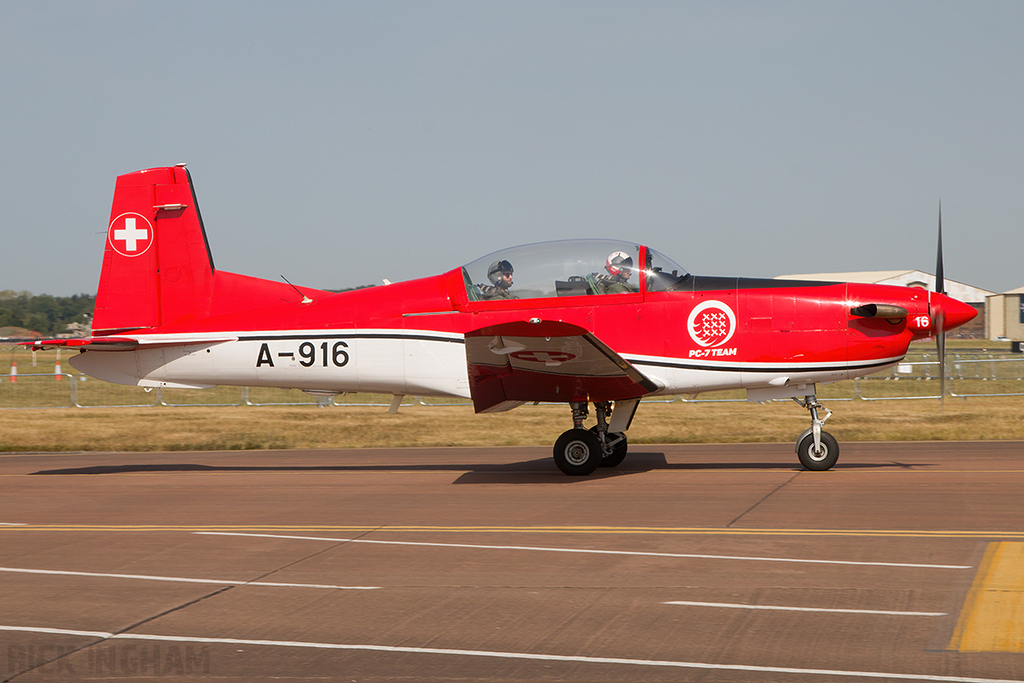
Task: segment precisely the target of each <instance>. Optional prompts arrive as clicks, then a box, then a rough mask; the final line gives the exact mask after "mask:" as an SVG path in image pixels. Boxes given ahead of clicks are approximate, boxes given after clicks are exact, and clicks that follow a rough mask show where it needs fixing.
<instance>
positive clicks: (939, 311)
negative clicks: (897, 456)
mask: <svg viewBox="0 0 1024 683" xmlns="http://www.w3.org/2000/svg"><path fill="white" fill-rule="evenodd" d="M937 252H938V253H937V255H936V257H935V291H936V292H937V293H938V294H945V293H946V278H945V276H944V274H943V268H942V202H941V201H940V202H939V245H938V249H937ZM932 316H933V322H934V323H935V329H937V330H938V331H939V333H938V334H937V335H936V336H935V343H936V344H937V346H938V352H939V401H940V402H941V403H942V406H943V407H945V405H946V316H945V311H944V310H943V308H942V306H936V307H935V309H934V310H933V311H932Z"/></svg>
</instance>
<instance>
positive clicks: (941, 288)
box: [935, 202, 946, 294]
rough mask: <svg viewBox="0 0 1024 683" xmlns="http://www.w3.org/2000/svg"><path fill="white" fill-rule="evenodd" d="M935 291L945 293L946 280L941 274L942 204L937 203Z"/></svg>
mask: <svg viewBox="0 0 1024 683" xmlns="http://www.w3.org/2000/svg"><path fill="white" fill-rule="evenodd" d="M935 291H936V292H938V293H939V294H945V293H946V279H945V277H943V274H942V202H939V249H938V256H936V258H935Z"/></svg>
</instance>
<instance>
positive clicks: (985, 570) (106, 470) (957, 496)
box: [0, 442, 1024, 683]
mask: <svg viewBox="0 0 1024 683" xmlns="http://www.w3.org/2000/svg"><path fill="white" fill-rule="evenodd" d="M841 447H842V455H841V457H840V460H839V464H838V465H837V466H836V467H835V468H834V469H833V470H831V471H829V472H806V471H803V470H802V469H801V468H800V466H799V464H798V463H797V460H796V455H795V453H794V452H793V447H792V445H788V444H743V445H664V446H652V445H634V446H631V447H630V455H629V456H628V457H627V459H626V461H625V462H624V463H623V464H622V465H621V466H620V467H618V468H615V469H614V470H600V471H599V472H598V473H596V474H595V475H592V476H590V477H585V478H573V477H566V476H565V475H563V474H561V473H560V472H559V471H558V470H557V469H556V468H555V466H554V463H553V461H552V460H551V457H550V449H548V448H521V447H516V448H501V447H494V448H450V449H401V450H330V451H234V452H212V453H195V452H188V453H185V452H182V453H76V454H9V455H3V456H0V681H10V680H16V681H51V680H52V681H62V680H68V681H74V680H137V679H142V678H154V677H155V678H167V679H170V680H177V681H193V680H195V681H198V680H211V679H216V680H218V681H269V680H275V681H307V680H312V679H318V680H337V681H407V680H438V681H446V680H460V681H461V680H479V681H581V682H582V681H588V682H589V681H626V680H628V681H633V680H642V681H696V680H700V681H706V682H717V681H731V682H736V681H739V682H745V681H749V682H751V683H767V682H768V681H862V680H886V681H891V680H928V681H994V680H1018V681H1019V680H1024V552H1022V549H1024V443H1022V442H960V443H950V442H942V443H922V442H917V443H845V444H842V445H841Z"/></svg>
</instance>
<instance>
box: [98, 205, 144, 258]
mask: <svg viewBox="0 0 1024 683" xmlns="http://www.w3.org/2000/svg"><path fill="white" fill-rule="evenodd" d="M107 242H109V243H110V246H111V247H113V249H114V251H116V252H117V253H118V254H121V255H122V256H141V255H142V254H145V253H146V251H147V250H148V249H149V248H150V247H151V246H152V245H153V226H152V224H150V222H149V219H147V218H146V217H145V216H143V215H142V214H140V213H131V212H129V213H122V214H121V215H120V216H118V217H117V218H115V219H114V220H112V221H110V227H109V228H107Z"/></svg>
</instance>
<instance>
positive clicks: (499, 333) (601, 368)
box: [466, 320, 658, 413]
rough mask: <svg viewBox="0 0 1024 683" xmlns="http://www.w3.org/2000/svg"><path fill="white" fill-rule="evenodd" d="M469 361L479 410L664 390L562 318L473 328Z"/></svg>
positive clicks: (627, 396)
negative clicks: (516, 403)
mask: <svg viewBox="0 0 1024 683" xmlns="http://www.w3.org/2000/svg"><path fill="white" fill-rule="evenodd" d="M466 360H467V363H468V364H469V380H470V394H471V395H472V397H473V405H474V407H475V409H476V412H478V413H481V412H491V411H494V410H497V409H501V408H502V407H503V406H507V405H510V402H528V401H547V402H557V403H565V402H572V401H617V400H623V399H630V398H639V397H641V396H644V395H646V394H649V393H651V392H652V391H656V390H657V389H658V385H657V384H655V383H654V382H653V381H651V380H650V379H649V378H648V377H646V376H645V375H644V374H643V373H641V372H640V371H639V370H637V369H636V368H634V367H633V366H632V365H631V364H630V363H629V362H628V361H626V360H625V359H624V358H623V357H622V356H620V355H619V354H617V353H615V351H613V350H612V349H611V348H609V347H608V346H607V345H606V344H604V342H602V341H601V340H600V339H598V338H597V337H595V336H594V335H593V334H591V333H590V332H588V331H587V330H586V329H585V328H582V327H579V326H577V325H572V324H569V323H563V322H557V321H550V320H547V321H541V320H537V321H531V322H512V323H504V324H501V325H493V326H490V327H485V328H482V329H479V330H474V331H473V332H468V333H466ZM506 409H507V408H506Z"/></svg>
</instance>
